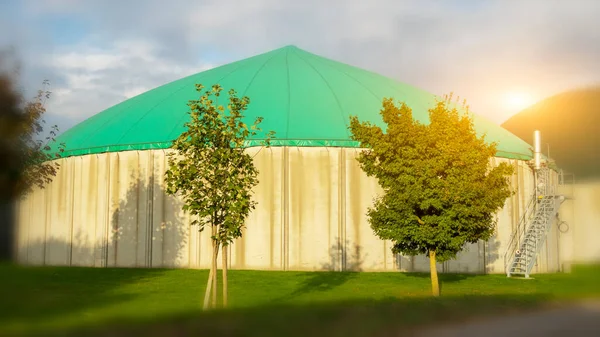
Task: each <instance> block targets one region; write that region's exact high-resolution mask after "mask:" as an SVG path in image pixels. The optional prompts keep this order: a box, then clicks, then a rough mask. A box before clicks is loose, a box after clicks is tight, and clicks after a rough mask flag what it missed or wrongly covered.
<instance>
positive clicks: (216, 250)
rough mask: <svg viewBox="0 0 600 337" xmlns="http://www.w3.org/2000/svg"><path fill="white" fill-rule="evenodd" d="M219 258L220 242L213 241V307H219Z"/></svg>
mask: <svg viewBox="0 0 600 337" xmlns="http://www.w3.org/2000/svg"><path fill="white" fill-rule="evenodd" d="M218 257H219V241H217V240H214V241H213V269H214V271H215V272H214V273H213V274H212V277H213V287H212V307H213V308H216V307H217V294H218V293H217V276H218V275H217V258H218Z"/></svg>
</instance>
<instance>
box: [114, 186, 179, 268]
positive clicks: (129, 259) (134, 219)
mask: <svg viewBox="0 0 600 337" xmlns="http://www.w3.org/2000/svg"><path fill="white" fill-rule="evenodd" d="M132 180H134V179H133V178H132ZM182 207H183V203H182V202H181V201H180V200H179V199H178V198H175V197H173V196H170V195H167V194H166V193H165V190H164V188H163V187H162V186H160V185H159V184H158V182H154V183H150V184H148V183H145V182H140V181H136V182H135V183H133V184H131V185H130V187H129V189H128V190H127V194H126V197H125V198H124V199H122V200H121V201H120V202H119V206H118V207H117V209H116V210H115V211H114V212H113V214H112V218H111V226H110V229H109V231H110V233H109V247H110V248H109V250H108V252H109V253H108V254H107V257H108V261H109V265H117V266H122V265H123V266H135V267H175V266H178V265H181V260H182V258H183V257H184V254H183V253H184V248H185V247H186V245H187V243H188V236H189V228H188V224H187V223H186V222H185V218H184V217H183V216H182V214H181V209H182ZM111 248H114V249H111ZM111 252H112V254H111ZM111 259H112V260H111ZM132 264H133V265H132ZM184 266H185V264H184Z"/></svg>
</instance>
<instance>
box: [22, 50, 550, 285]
mask: <svg viewBox="0 0 600 337" xmlns="http://www.w3.org/2000/svg"><path fill="white" fill-rule="evenodd" d="M149 71H151V69H149ZM197 83H202V84H203V85H205V86H207V87H208V86H211V85H213V84H215V83H219V84H220V85H221V86H222V87H223V88H224V89H225V90H228V89H230V88H233V89H236V91H237V92H238V94H240V95H247V96H249V97H250V100H251V103H250V107H249V110H248V111H247V113H246V115H247V118H249V119H250V120H253V119H254V117H255V116H263V117H264V118H265V120H264V122H263V124H262V127H263V129H264V130H274V131H276V132H277V134H276V137H277V139H276V140H275V141H274V142H273V147H271V148H269V149H264V148H260V147H256V146H253V145H255V142H253V141H252V140H250V141H249V144H248V151H249V152H251V153H254V154H256V157H255V161H256V165H257V167H258V169H259V170H260V175H259V179H260V183H259V185H258V186H257V188H256V189H255V191H256V195H255V198H256V200H257V201H258V203H259V204H258V206H257V209H256V211H254V212H253V213H252V214H251V216H250V217H249V219H248V221H247V227H246V229H245V231H244V236H243V238H242V239H240V240H238V242H236V243H235V245H233V246H232V248H231V252H230V254H229V257H230V263H231V267H232V268H234V269H270V270H322V269H328V270H364V271H386V270H387V271H394V270H402V271H427V270H428V269H429V266H428V261H427V259H426V258H425V257H424V256H417V257H404V256H396V255H394V254H392V253H391V251H390V244H389V243H387V242H384V241H382V240H380V239H378V238H377V237H375V236H374V234H373V232H372V230H371V228H370V226H369V223H368V222H367V218H366V216H365V212H366V210H367V207H368V206H370V205H371V203H372V200H373V197H374V196H375V194H376V193H377V192H378V191H379V187H378V185H377V182H376V181H375V180H374V179H371V178H368V177H367V176H366V175H365V174H364V173H363V172H362V171H361V169H360V168H359V166H358V165H357V163H356V160H355V157H356V155H357V153H358V151H360V149H359V148H358V144H357V143H355V142H353V141H351V140H350V137H349V131H348V129H347V122H348V116H349V115H350V114H353V115H358V116H359V118H360V119H361V120H370V121H371V122H373V123H376V124H377V125H380V126H383V125H382V121H381V119H380V116H379V110H380V109H381V104H382V99H383V98H384V97H393V98H394V99H396V100H401V101H405V102H406V103H407V104H409V106H410V107H411V108H412V109H413V112H414V118H416V119H418V120H419V121H422V122H425V123H426V122H428V111H427V110H428V108H430V107H432V106H433V105H434V103H435V99H436V96H434V95H432V94H430V93H428V92H425V91H423V90H420V89H417V88H415V87H412V86H409V85H406V84H403V83H399V82H396V81H394V80H392V79H390V78H387V77H384V76H381V75H378V74H375V73H373V72H369V71H366V70H362V69H359V68H356V67H353V66H350V65H346V64H342V63H339V62H336V61H333V60H330V59H327V58H324V57H321V56H317V55H314V54H312V53H309V52H306V51H303V50H301V49H299V48H296V47H294V46H287V47H284V48H280V49H276V50H273V51H270V52H267V53H264V54H261V55H257V56H254V57H250V58H247V59H244V60H241V61H237V62H233V63H230V64H226V65H223V66H220V67H217V68H214V69H211V70H207V71H204V72H201V73H198V74H195V75H192V76H189V77H185V78H183V79H180V80H177V81H174V82H171V83H168V84H165V85H163V86H161V87H158V88H155V89H153V90H150V91H148V92H145V93H143V94H141V95H138V96H136V97H133V98H131V99H128V100H126V101H124V102H122V103H119V104H117V105H115V106H113V107H110V108H108V109H107V110H105V111H102V112H100V113H98V114H96V115H95V116H92V117H91V118H89V119H87V120H85V121H83V122H82V123H80V124H78V125H77V126H75V127H73V128H72V129H70V130H68V131H66V132H65V133H64V134H62V135H61V136H60V137H59V139H58V141H59V142H65V143H66V144H67V150H66V152H65V153H64V156H63V158H61V159H58V160H59V162H60V164H61V169H60V170H59V173H58V175H57V176H56V177H55V179H54V181H53V182H52V183H51V184H50V185H49V186H48V187H47V188H46V189H44V190H36V191H35V192H34V193H33V194H31V195H30V196H28V197H27V198H26V199H25V200H24V201H23V202H21V203H20V205H19V223H18V238H17V256H18V260H19V261H21V262H22V263H26V264H48V265H73V266H75V265H76V266H96V267H107V266H118V267H179V268H208V266H209V265H210V249H211V246H210V239H209V235H208V234H206V233H207V232H205V233H202V234H201V233H199V232H198V231H197V228H195V227H191V226H189V224H188V222H189V218H188V217H187V216H186V215H185V214H184V213H183V212H182V211H181V203H180V201H179V199H177V198H174V197H170V196H167V195H166V194H165V192H164V183H163V180H164V173H165V170H166V169H167V167H166V165H167V161H166V156H165V154H166V153H167V152H168V151H169V150H168V147H169V146H170V143H171V141H172V140H173V139H175V138H176V137H177V136H178V135H179V134H180V133H181V132H182V131H183V123H184V121H185V120H186V118H187V114H186V112H187V106H186V104H187V102H188V100H190V99H193V98H195V97H197V96H198V94H197V92H196V91H195V87H194V85H195V84H197ZM475 125H476V129H477V132H478V133H479V134H482V133H486V134H487V140H489V141H497V142H498V143H499V145H498V154H497V157H496V158H495V159H494V161H495V162H501V161H510V162H511V163H512V164H513V165H514V166H515V167H516V168H517V170H516V173H515V175H514V176H513V177H512V184H513V188H514V190H515V191H516V193H515V195H514V197H511V198H509V199H507V201H506V205H505V207H504V209H503V210H501V211H500V212H499V213H498V220H499V222H498V230H497V236H495V237H494V238H492V239H491V240H490V241H489V242H480V243H478V244H473V245H469V246H468V247H467V249H466V250H465V251H464V252H462V253H461V254H460V255H459V257H458V259H457V260H454V261H449V262H446V263H443V264H440V265H439V270H440V271H441V272H451V271H456V272H458V271H460V272H473V273H485V272H490V273H503V272H504V271H505V261H504V260H503V257H504V254H505V251H506V249H507V243H508V241H509V240H510V237H511V235H512V234H513V232H514V231H515V229H516V228H517V225H518V223H519V219H520V218H521V217H522V215H523V213H524V211H525V207H526V206H527V201H528V200H530V197H531V195H532V193H533V171H532V169H531V168H530V166H529V165H528V161H529V160H530V159H531V158H532V152H531V150H530V145H528V144H527V143H526V142H524V141H523V140H521V139H519V138H518V137H515V136H514V135H512V134H511V133H509V132H508V131H506V130H505V129H503V128H501V127H499V126H498V125H495V124H494V123H492V122H490V121H488V120H486V119H484V118H482V117H478V116H476V117H475ZM199 164H201V163H199ZM556 240H557V239H556V235H554V234H553V233H551V234H550V236H549V237H548V240H547V244H548V247H549V248H548V249H547V250H545V251H544V252H543V253H542V254H541V255H540V256H539V258H538V260H539V261H538V266H537V267H536V268H537V269H536V270H538V271H552V270H557V268H558V267H559V265H560V263H559V261H558V257H557V256H556V251H555V249H554V248H553V247H555V246H556Z"/></svg>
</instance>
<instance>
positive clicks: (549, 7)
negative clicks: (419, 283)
mask: <svg viewBox="0 0 600 337" xmlns="http://www.w3.org/2000/svg"><path fill="white" fill-rule="evenodd" d="M599 16H600V1H598V0H514V1H513V0H488V1H486V0H480V1H476V0H369V1H355V0H345V1H342V0H322V1H319V0H304V1H294V0H290V1H285V0H279V1H275V0H239V1H230V0H218V1H212V0H169V1H164V0H0V31H1V32H3V33H1V34H0V48H2V49H6V48H12V50H14V52H15V55H16V59H17V60H18V62H19V64H20V66H21V68H20V79H21V82H20V87H21V88H22V89H23V91H24V92H25V93H26V95H28V96H30V97H33V95H34V94H35V92H36V91H37V90H38V89H41V88H42V82H43V81H44V80H49V82H50V87H49V90H50V91H51V92H52V96H51V98H50V100H49V101H48V103H47V111H48V112H47V114H48V116H47V121H48V122H49V123H52V124H54V123H58V124H59V126H60V128H61V131H64V130H65V129H68V128H70V127H72V126H74V125H75V124H77V123H79V122H81V121H83V120H85V119H86V118H88V117H90V116H92V115H94V114H96V113H98V112H101V111H102V110H104V109H106V108H109V107H110V106H112V105H114V104H117V103H119V102H121V101H123V100H125V99H128V98H131V97H133V96H135V95H137V94H139V93H142V92H144V91H146V90H149V89H152V88H154V87H157V86H160V85H162V84H165V83H168V82H170V81H173V80H176V79H179V78H181V77H184V76H187V75H191V74H193V73H197V72H200V71H203V70H206V69H210V68H212V67H216V66H219V65H223V64H226V63H230V62H233V61H236V60H240V59H244V58H247V57H250V56H253V55H256V54H261V53H264V52H267V51H270V50H273V49H277V48H281V47H284V46H287V45H296V46H297V47H299V48H302V49H304V50H307V51H309V52H312V53H315V54H318V55H321V56H324V57H327V58H331V59H334V60H337V61H340V62H344V63H349V64H352V65H354V66H358V67H361V68H364V69H367V70H371V71H374V72H377V73H380V74H382V75H385V76H388V77H391V78H393V79H395V80H398V81H400V82H404V83H408V84H411V85H414V86H416V87H419V88H422V89H424V90H427V91H429V92H431V93H434V94H437V95H444V94H447V93H450V92H453V93H454V95H455V96H456V95H458V96H460V97H461V100H462V98H465V99H467V102H468V103H469V105H470V107H471V110H472V111H474V112H475V113H477V114H480V115H483V116H486V117H488V118H489V119H491V120H492V121H494V122H497V123H502V122H503V121H505V120H506V119H507V118H509V117H510V116H511V115H513V114H515V113H517V112H518V111H520V110H521V109H522V108H524V107H526V106H527V105H530V104H533V103H534V102H536V101H539V100H542V99H544V98H547V97H549V96H552V95H555V94H557V93H559V92H562V91H564V90H571V89H576V88H580V87H586V86H592V85H598V84H600V61H599V60H600V20H597V18H598V17H599Z"/></svg>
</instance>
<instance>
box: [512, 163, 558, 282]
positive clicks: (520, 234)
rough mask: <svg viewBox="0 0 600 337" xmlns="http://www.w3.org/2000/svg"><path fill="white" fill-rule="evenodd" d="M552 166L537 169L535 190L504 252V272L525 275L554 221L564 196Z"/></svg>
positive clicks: (527, 274) (533, 262) (534, 260)
mask: <svg viewBox="0 0 600 337" xmlns="http://www.w3.org/2000/svg"><path fill="white" fill-rule="evenodd" d="M551 172H552V170H551V169H550V168H548V167H547V166H546V167H541V168H539V169H537V170H536V186H537V188H536V191H535V193H534V194H533V196H532V198H531V199H530V201H529V203H528V206H527V208H526V210H525V214H524V215H523V217H522V218H521V219H520V221H519V224H518V226H517V229H516V230H515V232H514V233H513V235H512V237H511V240H510V241H509V244H508V249H507V251H506V254H505V255H504V265H505V269H506V275H507V276H508V277H510V276H512V275H524V276H525V277H526V278H528V277H529V274H530V272H531V270H532V269H533V267H534V266H535V263H536V260H537V256H538V254H539V252H540V250H541V248H542V247H543V246H544V243H545V241H546V237H547V235H548V233H549V231H550V229H551V228H552V226H553V225H554V224H555V223H557V215H558V209H559V207H560V205H561V204H562V202H563V201H564V200H565V198H564V196H561V195H558V188H557V187H558V185H559V184H560V182H559V181H557V180H560V179H552V176H551Z"/></svg>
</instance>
